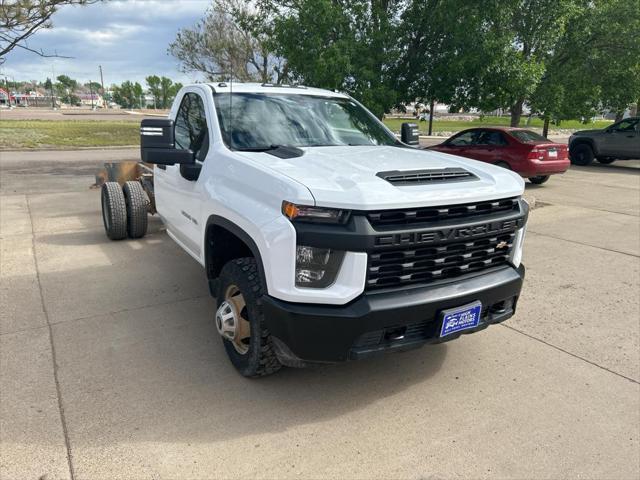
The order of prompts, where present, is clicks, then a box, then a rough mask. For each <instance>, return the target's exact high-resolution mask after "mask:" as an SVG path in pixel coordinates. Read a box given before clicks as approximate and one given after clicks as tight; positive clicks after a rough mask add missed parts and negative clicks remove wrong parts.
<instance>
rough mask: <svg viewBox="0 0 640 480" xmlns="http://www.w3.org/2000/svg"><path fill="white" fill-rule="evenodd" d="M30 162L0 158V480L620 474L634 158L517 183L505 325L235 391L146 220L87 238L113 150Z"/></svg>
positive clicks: (229, 371) (207, 314)
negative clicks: (100, 167)
mask: <svg viewBox="0 0 640 480" xmlns="http://www.w3.org/2000/svg"><path fill="white" fill-rule="evenodd" d="M136 153H137V151H136ZM30 155H33V156H31V157H28V158H27V157H25V156H24V155H22V156H20V155H16V154H14V153H12V154H7V153H5V152H3V153H0V244H1V248H2V250H1V258H0V262H1V263H0V279H1V287H0V294H1V295H0V361H1V363H0V413H1V416H0V440H1V445H0V478H2V479H22V478H25V479H36V478H46V479H47V480H50V479H56V478H63V479H65V478H66V479H69V478H73V479H103V478H104V479H116V478H122V479H137V478H140V479H143V478H144V479H160V478H189V479H195V478H198V479H204V478H246V477H255V478H370V477H375V478H433V479H436V478H594V479H596V478H598V479H600V478H616V479H618V478H629V479H635V478H638V476H640V387H639V382H640V353H639V352H640V348H639V347H640V345H639V342H640V320H639V319H640V299H639V294H638V291H639V290H638V289H639V286H640V259H639V256H640V221H639V217H640V175H639V174H640V169H638V168H637V167H636V163H635V162H630V163H625V162H618V163H616V164H614V165H611V166H596V165H594V166H590V167H582V168H572V169H571V170H570V171H569V172H568V173H567V174H565V175H563V176H558V177H554V178H552V179H551V180H550V181H549V182H548V183H547V184H545V185H544V186H541V187H536V186H532V185H528V187H527V192H526V196H527V197H528V198H529V199H534V198H535V200H536V206H537V208H535V209H534V210H533V211H532V213H531V217H530V225H529V231H528V234H527V239H526V247H525V248H526V249H525V258H524V261H525V263H526V265H527V280H526V286H525V290H524V292H523V296H522V298H521V300H520V304H519V311H518V313H517V315H516V316H515V317H514V318H513V319H511V320H509V321H507V322H506V323H505V324H503V325H501V326H495V327H492V328H489V329H487V330H486V331H484V332H481V333H478V334H474V335H469V336H465V337H463V338H461V339H459V340H456V341H454V342H451V343H448V344H443V345H437V346H430V347H425V348H423V349H420V350H417V351H413V352H409V353H405V354H396V355H387V356H384V357H381V358H377V359H374V360H371V361H365V362H359V363H351V364H346V365H340V366H335V367H325V368H313V369H306V370H293V369H285V370H283V371H282V372H280V373H279V374H277V375H275V376H272V377H269V378H265V379H261V380H258V381H249V380H246V379H243V378H241V377H240V376H238V375H237V374H236V373H235V371H234V370H233V368H232V367H231V366H230V364H229V363H228V361H227V359H226V357H225V353H224V351H223V347H222V345H221V342H220V340H219V338H218V337H217V333H216V332H215V327H214V325H213V321H212V320H213V312H214V308H215V302H214V300H213V299H211V298H210V297H209V296H208V293H207V287H206V282H205V277H204V272H203V271H202V269H201V268H200V266H199V265H197V264H196V262H195V261H193V260H192V259H191V258H190V257H189V256H188V255H187V254H185V253H184V252H182V251H181V250H180V249H179V248H178V247H177V246H176V245H174V244H173V242H172V241H171V240H170V239H169V238H168V237H167V236H166V234H165V232H164V231H163V229H162V226H161V224H160V223H159V222H158V220H157V219H156V218H152V219H151V223H150V228H149V234H148V235H147V236H146V237H145V238H144V239H141V240H136V241H122V242H110V241H109V240H107V238H106V236H105V235H104V231H103V228H102V224H101V218H100V202H99V192H98V191H96V190H89V189H88V186H89V185H90V184H91V183H92V181H93V171H94V169H95V168H96V166H97V164H98V163H99V161H100V160H105V159H107V158H106V157H107V156H111V155H115V156H116V158H117V155H120V156H121V158H123V159H124V157H126V156H127V154H126V153H123V152H120V153H113V151H108V152H105V153H104V154H103V155H100V156H98V155H94V154H93V153H90V154H87V153H85V152H82V153H70V154H65V153H60V152H51V153H48V152H47V153H45V152H41V153H39V154H30ZM56 155H59V157H56ZM116 158H109V160H112V159H113V160H115V159H116Z"/></svg>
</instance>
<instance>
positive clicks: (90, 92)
mask: <svg viewBox="0 0 640 480" xmlns="http://www.w3.org/2000/svg"><path fill="white" fill-rule="evenodd" d="M89 95H91V110H93V108H94V107H93V85H92V84H91V80H89Z"/></svg>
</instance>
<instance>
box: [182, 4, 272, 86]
mask: <svg viewBox="0 0 640 480" xmlns="http://www.w3.org/2000/svg"><path fill="white" fill-rule="evenodd" d="M267 24H268V18H266V17H264V15H262V14H258V13H257V11H256V10H255V9H253V7H252V6H251V4H249V3H248V2H245V1H243V0H213V3H212V5H211V8H210V9H209V10H208V11H207V13H206V15H205V17H204V18H203V19H202V20H200V21H199V22H198V23H197V24H196V25H195V26H194V27H192V28H185V29H182V30H180V31H179V32H178V34H177V36H176V39H175V40H174V41H173V42H172V43H171V44H170V45H169V53H170V54H171V55H173V56H174V57H175V58H177V59H178V60H179V61H180V62H181V64H182V69H183V71H185V72H200V73H203V74H204V75H205V76H206V78H207V79H208V80H212V81H216V80H226V79H228V78H230V77H231V76H232V73H233V77H234V78H235V79H238V80H240V81H252V80H254V81H255V80H259V81H262V82H268V81H272V80H273V79H274V78H278V79H279V78H280V77H281V69H282V65H281V60H279V59H278V58H277V57H276V56H275V55H274V54H273V51H272V50H271V49H270V46H269V45H270V43H269V33H268V32H269V28H268V26H267Z"/></svg>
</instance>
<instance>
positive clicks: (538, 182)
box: [529, 175, 550, 185]
mask: <svg viewBox="0 0 640 480" xmlns="http://www.w3.org/2000/svg"><path fill="white" fill-rule="evenodd" d="M549 177H550V175H538V176H537V177H529V181H530V182H531V183H533V184H534V185H542V184H543V183H545V182H546V181H547V180H549Z"/></svg>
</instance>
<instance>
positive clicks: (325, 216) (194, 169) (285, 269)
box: [102, 83, 528, 377]
mask: <svg viewBox="0 0 640 480" xmlns="http://www.w3.org/2000/svg"><path fill="white" fill-rule="evenodd" d="M405 132H409V133H408V135H410V133H411V130H410V129H404V128H403V140H406V141H400V140H398V139H397V138H396V136H395V135H394V134H393V133H392V132H391V131H390V130H388V129H387V128H386V127H385V126H384V125H383V124H382V123H381V122H380V121H379V120H378V119H377V118H375V117H374V116H373V115H372V114H371V113H370V112H369V111H368V110H367V109H366V108H364V107H363V106H362V105H361V104H359V103H358V102H357V101H355V100H354V99H352V98H351V97H349V96H348V95H345V94H342V93H336V92H332V91H327V90H320V89H315V88H307V87H302V86H287V85H271V84H262V85H260V84H238V83H233V84H229V83H211V84H206V83H201V84H195V85H190V86H187V87H184V88H183V89H182V90H181V91H180V92H179V94H178V96H177V98H176V100H175V102H174V104H173V108H172V109H171V113H170V115H169V118H168V119H149V120H143V122H142V125H141V131H140V133H141V154H142V161H143V162H144V163H146V164H154V166H153V189H152V192H153V196H154V197H155V198H148V197H149V195H150V191H149V189H146V192H145V189H143V188H142V187H141V186H140V185H141V184H140V183H139V182H133V181H130V182H126V184H124V189H123V188H122V187H121V185H118V184H117V183H114V182H109V183H106V184H105V185H104V186H103V189H102V206H103V217H104V223H105V228H106V230H107V234H108V235H109V237H110V238H112V239H119V238H124V237H126V236H129V237H134V238H135V237H140V236H142V235H144V233H145V231H146V215H147V210H149V209H150V207H149V205H153V211H156V210H157V213H158V214H159V215H160V217H161V218H162V220H163V222H164V224H165V225H166V228H167V233H168V234H169V236H170V237H171V238H172V239H173V240H175V242H176V243H177V244H178V245H179V246H180V247H182V248H183V249H184V250H185V251H187V252H188V253H189V254H190V255H191V256H192V257H193V258H194V259H195V260H196V261H197V262H199V263H200V264H201V265H202V266H203V267H204V269H205V271H206V275H207V278H208V281H209V286H210V290H211V293H212V295H213V296H214V297H215V298H216V299H217V301H218V309H217V311H216V312H215V323H216V326H217V330H218V332H219V333H220V335H221V337H222V340H223V343H224V347H225V349H226V351H227V353H228V356H229V358H230V360H231V362H232V363H233V365H234V366H235V367H236V368H237V369H238V371H239V372H240V373H241V374H242V375H245V376H248V377H255V376H262V375H267V374H270V373H273V372H275V371H277V370H278V369H280V368H281V366H282V365H286V366H304V365H306V364H309V363H334V362H341V361H346V360H354V359H360V358H364V357H368V356H370V355H374V354H378V353H381V352H385V351H401V350H406V349H410V348H415V347H418V346H421V345H423V344H425V343H435V342H444V341H448V340H452V339H454V338H457V337H459V336H460V335H461V334H463V333H471V332H475V331H478V330H481V329H484V328H486V327H487V326H488V325H491V324H494V323H498V322H502V321H504V320H506V319H507V318H509V317H511V316H512V315H513V314H514V312H515V309H516V303H517V300H518V296H519V295H520V290H521V287H522V282H523V279H524V267H523V266H522V265H521V264H520V261H521V256H522V244H523V240H524V236H525V228H526V221H527V216H528V205H527V203H526V202H525V201H524V199H523V198H522V194H523V190H524V183H523V180H522V179H521V178H520V176H519V175H517V174H515V173H513V172H510V171H508V170H506V169H503V168H499V167H496V166H493V165H489V164H486V163H481V162H477V161H473V160H468V159H464V158H460V157H456V156H453V155H447V154H443V153H437V152H433V151H425V150H418V149H416V148H412V147H411V146H409V145H407V143H411V142H410V140H412V139H410V138H409V136H406V138H405V135H404V133H405ZM414 133H415V132H414ZM413 140H415V138H414V139H413ZM413 143H415V141H414V142H413ZM147 180H148V179H147ZM123 190H124V191H123ZM212 313H213V312H212Z"/></svg>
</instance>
